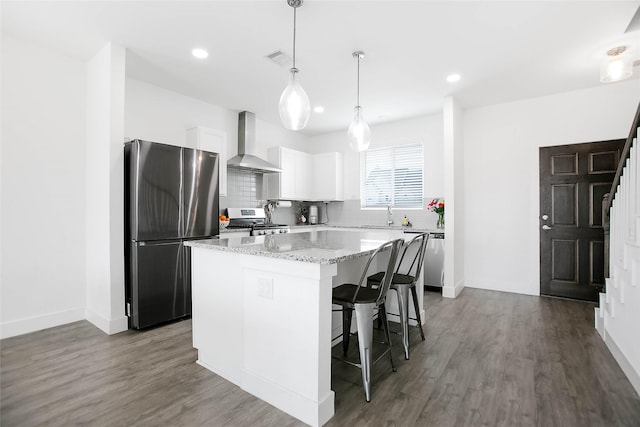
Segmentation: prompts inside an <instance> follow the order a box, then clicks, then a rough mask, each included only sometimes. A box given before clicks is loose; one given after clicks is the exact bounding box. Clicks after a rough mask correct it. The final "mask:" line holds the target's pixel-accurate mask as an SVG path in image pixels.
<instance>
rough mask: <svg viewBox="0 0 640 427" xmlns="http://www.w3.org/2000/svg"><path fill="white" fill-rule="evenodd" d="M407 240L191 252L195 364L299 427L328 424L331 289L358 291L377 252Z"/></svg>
mask: <svg viewBox="0 0 640 427" xmlns="http://www.w3.org/2000/svg"><path fill="white" fill-rule="evenodd" d="M413 236H414V235H412V234H404V233H403V232H402V231H391V230H359V231H348V230H340V231H338V230H326V231H314V230H312V231H309V232H303V233H290V234H279V235H269V236H258V237H234V236H233V235H232V234H231V235H230V236H228V237H227V236H225V237H224V238H219V239H209V240H200V241H192V242H189V243H188V244H189V246H191V248H192V255H191V256H192V300H193V309H192V313H193V314H192V319H193V345H194V347H195V348H196V349H198V362H197V363H198V364H200V365H202V366H204V367H206V368H207V369H209V370H211V371H212V372H215V373H216V374H218V375H220V376H222V377H224V378H226V379H227V380H229V381H231V382H233V383H234V384H237V385H238V386H240V387H241V388H242V389H244V390H246V391H248V392H249V393H251V394H253V395H255V396H257V397H259V398H260V399H262V400H264V401H266V402H268V403H270V404H272V405H274V406H275V407H277V408H279V409H281V410H283V411H285V412H287V413H289V414H291V415H292V416H294V417H296V418H298V419H300V420H302V421H304V422H305V423H308V424H310V425H322V424H324V423H325V422H326V421H328V420H329V419H330V418H331V417H332V416H333V414H334V392H333V391H332V390H331V345H332V338H335V335H336V332H335V331H339V330H341V325H340V324H338V325H337V326H336V325H335V323H336V322H338V321H339V320H340V319H341V317H340V316H339V315H336V316H332V311H331V308H332V305H331V291H332V288H333V287H334V286H337V285H339V284H341V283H344V282H349V281H350V282H353V283H357V280H358V279H359V277H360V275H361V274H362V270H363V268H364V264H365V263H366V261H367V259H368V256H369V255H370V254H371V253H372V252H373V251H374V250H375V249H376V248H377V247H378V246H380V245H381V244H382V243H384V242H386V241H389V240H393V239H397V238H404V239H405V240H410V239H411V238H412V237H413ZM383 262H384V261H383ZM377 269H382V266H377ZM390 305H391V304H389V306H390ZM422 318H423V319H424V316H423V317H422ZM332 319H333V320H332ZM332 321H333V323H334V325H333V327H332ZM332 330H333V331H334V332H333V333H332Z"/></svg>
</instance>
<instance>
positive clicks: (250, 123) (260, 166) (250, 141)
mask: <svg viewBox="0 0 640 427" xmlns="http://www.w3.org/2000/svg"><path fill="white" fill-rule="evenodd" d="M255 146H256V115H255V114H253V113H251V112H249V111H242V112H241V113H240V114H239V115H238V155H237V156H235V157H232V158H230V159H229V160H228V161H227V167H229V168H234V169H244V170H250V171H252V172H256V173H263V174H264V173H280V172H282V169H280V168H278V167H277V166H275V165H273V164H271V163H269V162H267V161H266V160H262V159H261V158H260V157H257V156H254V155H253V154H251V153H255Z"/></svg>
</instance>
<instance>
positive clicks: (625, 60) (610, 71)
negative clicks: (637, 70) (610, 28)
mask: <svg viewBox="0 0 640 427" xmlns="http://www.w3.org/2000/svg"><path fill="white" fill-rule="evenodd" d="M626 50H627V47H626V46H618V47H614V48H613V49H609V51H607V56H606V57H605V59H604V61H603V62H602V66H601V67H600V81H601V82H603V83H609V82H617V81H620V80H624V79H627V78H629V77H631V74H633V65H632V61H631V59H630V58H629V57H628V56H627V55H626V54H625V53H624V52H625V51H626Z"/></svg>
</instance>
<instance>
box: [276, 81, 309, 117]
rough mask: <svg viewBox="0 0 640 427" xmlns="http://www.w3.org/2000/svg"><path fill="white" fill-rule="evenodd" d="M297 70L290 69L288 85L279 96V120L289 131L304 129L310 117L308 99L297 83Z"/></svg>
mask: <svg viewBox="0 0 640 427" xmlns="http://www.w3.org/2000/svg"><path fill="white" fill-rule="evenodd" d="M297 74H298V70H297V69H296V68H292V69H291V75H290V76H289V84H288V85H287V87H286V88H285V89H284V91H283V92H282V95H281V96H280V108H279V110H280V120H281V121H282V125H283V126H284V127H285V128H287V129H290V130H300V129H304V127H305V126H306V125H307V122H308V121H309V116H310V115H311V104H310V103H309V97H308V96H307V93H306V92H305V91H304V89H303V88H302V86H300V82H299V81H298V75H297Z"/></svg>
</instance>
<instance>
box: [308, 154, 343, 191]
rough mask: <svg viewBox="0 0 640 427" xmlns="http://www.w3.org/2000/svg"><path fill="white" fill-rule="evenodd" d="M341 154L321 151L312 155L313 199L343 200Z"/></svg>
mask: <svg viewBox="0 0 640 427" xmlns="http://www.w3.org/2000/svg"><path fill="white" fill-rule="evenodd" d="M342 170H343V168H342V154H341V153H337V152H333V153H322V154H314V155H313V179H312V183H313V195H314V197H315V198H314V200H325V201H329V200H343V198H344V195H343V188H344V184H343V180H342V174H343V172H342Z"/></svg>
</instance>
